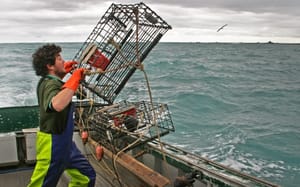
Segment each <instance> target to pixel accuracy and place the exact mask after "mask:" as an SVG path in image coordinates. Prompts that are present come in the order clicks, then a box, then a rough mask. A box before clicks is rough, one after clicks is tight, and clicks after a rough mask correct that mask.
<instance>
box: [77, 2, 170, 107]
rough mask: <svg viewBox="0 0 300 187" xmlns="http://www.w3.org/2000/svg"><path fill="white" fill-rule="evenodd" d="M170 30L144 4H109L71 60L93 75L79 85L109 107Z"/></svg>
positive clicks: (168, 26)
mask: <svg viewBox="0 0 300 187" xmlns="http://www.w3.org/2000/svg"><path fill="white" fill-rule="evenodd" d="M169 29H171V26H170V25H168V24H167V23H166V22H165V21H164V20H163V19H162V18H161V17H160V16H159V15H157V14H156V13H155V12H154V11H153V10H151V9H150V8H149V7H148V6H146V5H145V4H144V3H138V4H126V5H124V4H112V5H111V6H110V7H109V8H108V10H107V11H106V12H105V14H104V15H103V16H102V18H101V19H100V20H99V22H98V23H97V25H96V26H95V28H94V29H93V31H92V32H91V33H90V35H89V36H88V38H87V40H86V41H85V42H84V44H83V45H82V47H81V48H80V50H79V51H78V52H77V54H76V55H75V57H74V60H76V61H78V62H79V63H80V64H79V67H84V68H89V69H91V71H94V72H96V73H94V74H90V75H89V76H87V77H86V79H85V81H84V82H83V83H82V84H83V85H84V87H85V88H87V89H88V90H90V92H92V94H93V95H94V97H98V98H97V99H98V102H100V101H101V100H102V102H104V103H108V104H112V103H113V102H114V100H115V98H116V96H117V95H118V94H119V93H120V91H121V90H122V89H123V87H124V85H125V84H126V82H127V81H128V80H129V78H130V77H131V76H132V74H133V73H134V72H135V70H136V69H137V68H139V67H140V65H141V63H142V62H143V61H144V60H145V58H146V57H147V55H148V54H149V53H150V51H151V50H152V49H153V47H154V46H155V45H156V44H157V43H158V42H159V40H160V39H161V37H162V36H163V35H164V34H165V33H166V32H167V31H168V30H169ZM97 72H98V73H97Z"/></svg>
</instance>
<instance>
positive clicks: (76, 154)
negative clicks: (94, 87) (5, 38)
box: [28, 44, 96, 187]
mask: <svg viewBox="0 0 300 187" xmlns="http://www.w3.org/2000/svg"><path fill="white" fill-rule="evenodd" d="M61 51H62V49H61V47H60V46H57V45H55V44H46V45H44V46H42V47H40V48H38V49H37V50H36V51H35V53H34V54H33V55H32V58H33V61H32V63H33V68H34V70H35V73H36V75H38V76H41V79H40V81H39V83H38V86H37V96H38V104H39V108H40V125H39V127H40V130H39V131H38V132H37V140H36V146H37V147H36V152H37V159H36V160H37V162H36V166H35V169H34V172H33V174H32V177H31V181H30V183H29V185H28V187H41V186H42V187H54V186H56V185H57V183H58V180H59V178H60V176H61V175H62V173H63V172H64V171H66V172H67V173H68V174H69V176H70V177H71V179H70V184H69V186H80V187H83V186H87V187H93V186H95V179H96V173H95V170H94V169H93V168H92V166H91V165H90V163H89V162H88V161H87V159H86V158H85V157H84V156H83V155H82V154H81V153H80V151H79V150H78V148H77V147H76V145H75V143H74V142H73V141H72V136H73V128H74V119H73V112H74V107H73V104H72V97H73V95H74V93H75V92H76V90H77V88H78V86H79V84H80V80H82V79H83V78H84V71H85V69H83V68H77V69H76V68H75V66H76V64H77V63H76V62H75V61H68V62H65V61H64V59H63V57H62V56H61V54H60V53H61ZM70 71H73V73H72V76H71V77H70V78H69V79H68V80H67V81H66V82H65V83H64V82H63V81H62V79H63V77H64V76H65V75H66V74H67V73H69V72H70Z"/></svg>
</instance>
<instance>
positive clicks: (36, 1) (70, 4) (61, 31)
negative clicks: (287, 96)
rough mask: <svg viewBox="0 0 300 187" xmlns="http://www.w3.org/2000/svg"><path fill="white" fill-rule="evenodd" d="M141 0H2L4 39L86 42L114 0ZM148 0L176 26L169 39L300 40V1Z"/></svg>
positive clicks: (0, 38) (0, 39)
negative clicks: (222, 27)
mask: <svg viewBox="0 0 300 187" xmlns="http://www.w3.org/2000/svg"><path fill="white" fill-rule="evenodd" d="M138 2H140V1H120V0H119V1H105V0H0V28H1V29H0V42H1V43H4V42H83V41H85V40H86V38H87V36H88V35H89V33H90V32H91V31H92V29H93V27H94V26H95V25H96V23H97V22H98V20H99V19H100V18H101V17H102V15H103V14H104V12H105V11H106V10H107V9H108V7H109V6H110V5H111V4H112V3H138ZM143 2H144V3H145V4H146V5H148V6H149V7H150V8H151V9H152V10H154V11H155V12H156V13H157V14H158V15H160V16H161V17H162V18H163V19H164V20H165V21H167V22H168V23H169V24H170V25H171V26H172V27H173V29H172V30H170V31H168V32H167V33H166V34H165V35H164V37H163V38H162V40H161V41H164V42H268V41H273V42H281V43H300V21H299V20H300V10H299V9H300V0H248V1H245V0H145V1H143ZM224 24H228V25H227V26H226V27H224V29H222V30H221V31H220V32H217V30H218V28H220V27H221V26H222V25H224Z"/></svg>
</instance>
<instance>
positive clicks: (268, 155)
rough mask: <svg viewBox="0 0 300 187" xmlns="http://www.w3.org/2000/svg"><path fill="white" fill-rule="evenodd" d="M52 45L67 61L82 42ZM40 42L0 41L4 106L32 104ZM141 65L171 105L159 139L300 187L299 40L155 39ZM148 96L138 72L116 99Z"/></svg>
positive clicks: (157, 97)
mask: <svg viewBox="0 0 300 187" xmlns="http://www.w3.org/2000/svg"><path fill="white" fill-rule="evenodd" d="M56 44H58V45H60V46H61V47H62V48H63V52H62V55H63V57H64V59H65V60H68V59H72V58H73V57H74V56H75V54H76V52H77V51H78V50H79V49H80V47H81V45H82V43H56ZM41 45H43V43H9V44H4V43H2V44H0V64H1V65H2V66H1V67H0V85H1V86H0V93H1V94H0V106H1V107H11V106H31V105H37V99H36V94H35V93H36V85H37V82H38V80H39V77H37V76H36V75H35V73H34V71H33V68H32V64H31V63H32V62H31V60H32V59H31V55H32V53H33V52H34V51H35V50H36V49H37V48H38V47H40V46H41ZM143 63H144V67H145V72H146V73H147V76H148V79H149V83H150V88H151V93H152V97H153V101H155V102H160V103H166V104H168V106H169V110H170V112H171V114H172V121H173V123H174V126H175V129H176V130H175V132H173V133H170V134H168V135H166V136H164V137H162V140H163V141H165V142H167V143H170V144H172V145H175V146H177V147H180V148H182V149H184V150H187V151H190V152H193V153H196V154H199V155H201V156H204V157H206V158H208V159H211V160H214V161H217V162H219V163H221V164H224V165H226V166H230V167H232V168H235V169H237V170H240V171H242V172H245V173H248V174H250V175H254V176H256V177H259V178H262V179H265V180H268V181H271V182H273V183H276V184H278V185H280V186H285V187H298V186H300V44H278V43H273V44H269V43H159V44H158V45H157V46H155V47H154V49H153V50H152V51H151V53H150V54H149V55H148V57H147V58H146V59H145V60H144V62H143ZM149 98H150V97H149V95H148V91H147V86H146V81H145V78H144V74H143V73H142V72H141V71H136V72H135V74H134V75H133V77H131V78H130V80H129V81H128V83H127V84H126V86H125V88H124V89H123V90H122V91H121V93H120V95H119V96H118V97H117V99H116V102H117V101H121V100H130V101H141V100H149ZM3 128H5V124H0V129H3ZM20 128H22V127H20Z"/></svg>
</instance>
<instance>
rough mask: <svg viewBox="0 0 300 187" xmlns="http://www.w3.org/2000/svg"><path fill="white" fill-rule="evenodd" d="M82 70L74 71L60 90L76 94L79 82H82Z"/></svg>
mask: <svg viewBox="0 0 300 187" xmlns="http://www.w3.org/2000/svg"><path fill="white" fill-rule="evenodd" d="M84 71H85V69H84V68H79V69H76V70H75V71H74V72H73V74H72V76H71V77H70V78H69V80H67V82H66V83H65V84H64V85H63V87H62V88H70V89H71V90H74V92H76V90H77V88H78V86H79V83H80V80H82V79H83V78H84Z"/></svg>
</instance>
